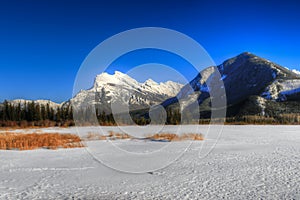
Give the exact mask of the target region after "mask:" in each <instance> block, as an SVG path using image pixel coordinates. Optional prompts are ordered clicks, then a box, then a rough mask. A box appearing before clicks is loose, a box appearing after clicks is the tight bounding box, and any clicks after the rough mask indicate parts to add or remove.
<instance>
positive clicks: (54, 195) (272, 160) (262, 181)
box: [0, 126, 300, 199]
mask: <svg viewBox="0 0 300 200" xmlns="http://www.w3.org/2000/svg"><path fill="white" fill-rule="evenodd" d="M199 127H200V130H203V132H205V130H207V129H208V127H207V126H199ZM177 128H178V127H176V126H168V127H167V129H168V130H169V131H170V132H171V131H172V130H173V131H176V130H177ZM81 129H82V131H83V130H85V131H86V132H90V131H92V130H91V129H94V128H93V127H89V128H81ZM113 129H115V130H117V129H118V128H117V127H105V131H109V130H113ZM194 129H195V126H184V127H183V129H182V130H181V133H184V132H188V131H192V130H194ZM299 130H300V126H224V129H223V132H222V135H221V137H220V138H219V140H218V143H217V145H216V146H215V147H214V148H213V150H212V151H211V152H210V154H208V155H207V156H206V157H204V158H199V151H200V150H201V147H202V145H203V143H204V142H203V141H197V142H193V143H192V144H191V146H189V148H188V149H187V151H186V152H184V154H183V155H182V156H181V157H180V158H179V159H177V160H176V161H174V162H173V163H172V164H171V165H169V166H167V167H165V168H162V169H159V170H157V171H149V172H148V173H140V174H132V173H124V172H120V171H116V170H113V169H111V168H108V167H106V166H104V165H103V164H101V163H99V161H98V160H97V159H95V157H93V156H91V154H90V153H89V152H88V151H87V150H86V149H84V148H81V149H60V150H44V149H40V150H33V151H0V199H221V198H225V199H259V198H261V199H300V181H299V180H300V145H299V144H300V131H299ZM20 131H21V132H23V131H24V130H20ZM42 131H43V132H47V131H48V132H57V131H58V132H65V133H75V131H76V129H75V128H66V129H63V128H48V129H42ZM94 142H95V141H94ZM107 143H109V142H107V141H98V145H101V144H103V146H101V148H102V149H104V147H105V145H104V144H107ZM93 144H95V143H93V142H90V143H88V145H89V146H90V147H91V148H96V147H95V146H93ZM117 144H118V145H120V146H119V147H123V146H124V145H125V144H126V145H127V147H131V148H132V149H130V150H135V151H136V150H139V149H143V148H144V145H146V146H147V145H149V142H145V141H128V140H122V141H117ZM128 144H134V145H128ZM150 144H152V143H151V142H150ZM166 144H168V143H161V144H160V143H154V142H153V145H150V146H151V147H155V145H158V146H157V147H158V148H161V146H160V145H166ZM179 144H180V145H179ZM181 145H183V146H188V145H189V142H179V143H178V145H175V146H170V149H169V150H171V151H173V152H176V151H178V149H176V148H177V147H181ZM172 148H173V149H172ZM104 150H105V149H104ZM147 150H149V149H147ZM164 152H165V153H167V151H161V153H162V156H161V160H157V161H156V162H157V163H159V162H164V160H163V159H164V158H165V155H164ZM105 153H108V152H105V151H103V154H105ZM119 162H120V164H122V158H120V160H119Z"/></svg>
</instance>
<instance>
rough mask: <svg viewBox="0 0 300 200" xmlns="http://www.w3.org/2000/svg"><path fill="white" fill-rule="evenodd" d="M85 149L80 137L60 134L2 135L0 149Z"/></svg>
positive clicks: (0, 135)
mask: <svg viewBox="0 0 300 200" xmlns="http://www.w3.org/2000/svg"><path fill="white" fill-rule="evenodd" d="M77 147H83V144H82V143H81V139H80V137H78V136H77V135H72V134H59V133H42V134H38V133H25V134H20V133H2V134H0V149H5V150H9V149H19V150H32V149H37V148H47V149H57V148H77Z"/></svg>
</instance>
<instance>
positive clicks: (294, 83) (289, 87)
mask: <svg viewBox="0 0 300 200" xmlns="http://www.w3.org/2000/svg"><path fill="white" fill-rule="evenodd" d="M298 88H300V79H290V80H282V79H279V80H275V81H274V82H273V83H272V84H271V85H269V86H268V87H267V88H266V90H265V91H264V92H263V93H262V94H261V96H262V97H264V98H266V99H268V100H283V99H282V95H284V94H291V93H292V92H297V89H298Z"/></svg>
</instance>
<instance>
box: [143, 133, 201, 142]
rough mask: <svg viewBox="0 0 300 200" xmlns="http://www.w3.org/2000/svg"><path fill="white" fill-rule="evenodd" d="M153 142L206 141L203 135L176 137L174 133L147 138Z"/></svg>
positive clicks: (192, 134) (194, 134)
mask: <svg viewBox="0 0 300 200" xmlns="http://www.w3.org/2000/svg"><path fill="white" fill-rule="evenodd" d="M147 138H148V139H152V140H169V141H182V140H204V137H203V135H202V134H196V133H187V134H183V135H176V134H174V133H159V134H154V135H151V136H148V137H147Z"/></svg>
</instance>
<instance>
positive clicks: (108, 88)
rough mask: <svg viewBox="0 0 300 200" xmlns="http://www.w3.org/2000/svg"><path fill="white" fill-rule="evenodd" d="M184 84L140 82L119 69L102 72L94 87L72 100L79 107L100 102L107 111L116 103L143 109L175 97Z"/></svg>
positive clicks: (101, 107) (101, 108) (81, 92)
mask: <svg viewBox="0 0 300 200" xmlns="http://www.w3.org/2000/svg"><path fill="white" fill-rule="evenodd" d="M182 86H183V85H182V84H180V83H175V82H172V81H167V82H165V83H157V82H155V81H153V80H151V79H148V80H147V81H145V82H144V83H139V82H138V81H136V80H135V79H133V78H131V77H130V76H128V75H127V74H124V73H122V72H119V71H116V72H115V73H114V74H108V73H102V74H100V75H98V76H97V77H96V78H95V81H94V85H93V87H92V88H90V89H89V90H81V91H80V92H79V93H78V94H77V95H76V96H75V97H74V98H72V99H71V102H72V104H73V105H74V106H75V107H80V106H85V107H86V106H87V105H95V104H96V105H99V109H100V110H104V111H107V112H110V106H111V103H114V102H118V103H121V104H124V105H129V106H130V108H131V109H142V108H145V107H149V106H151V105H155V104H160V103H161V102H163V101H164V100H166V99H168V98H170V97H173V96H175V95H176V94H177V93H178V92H179V91H180V89H181V88H182Z"/></svg>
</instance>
